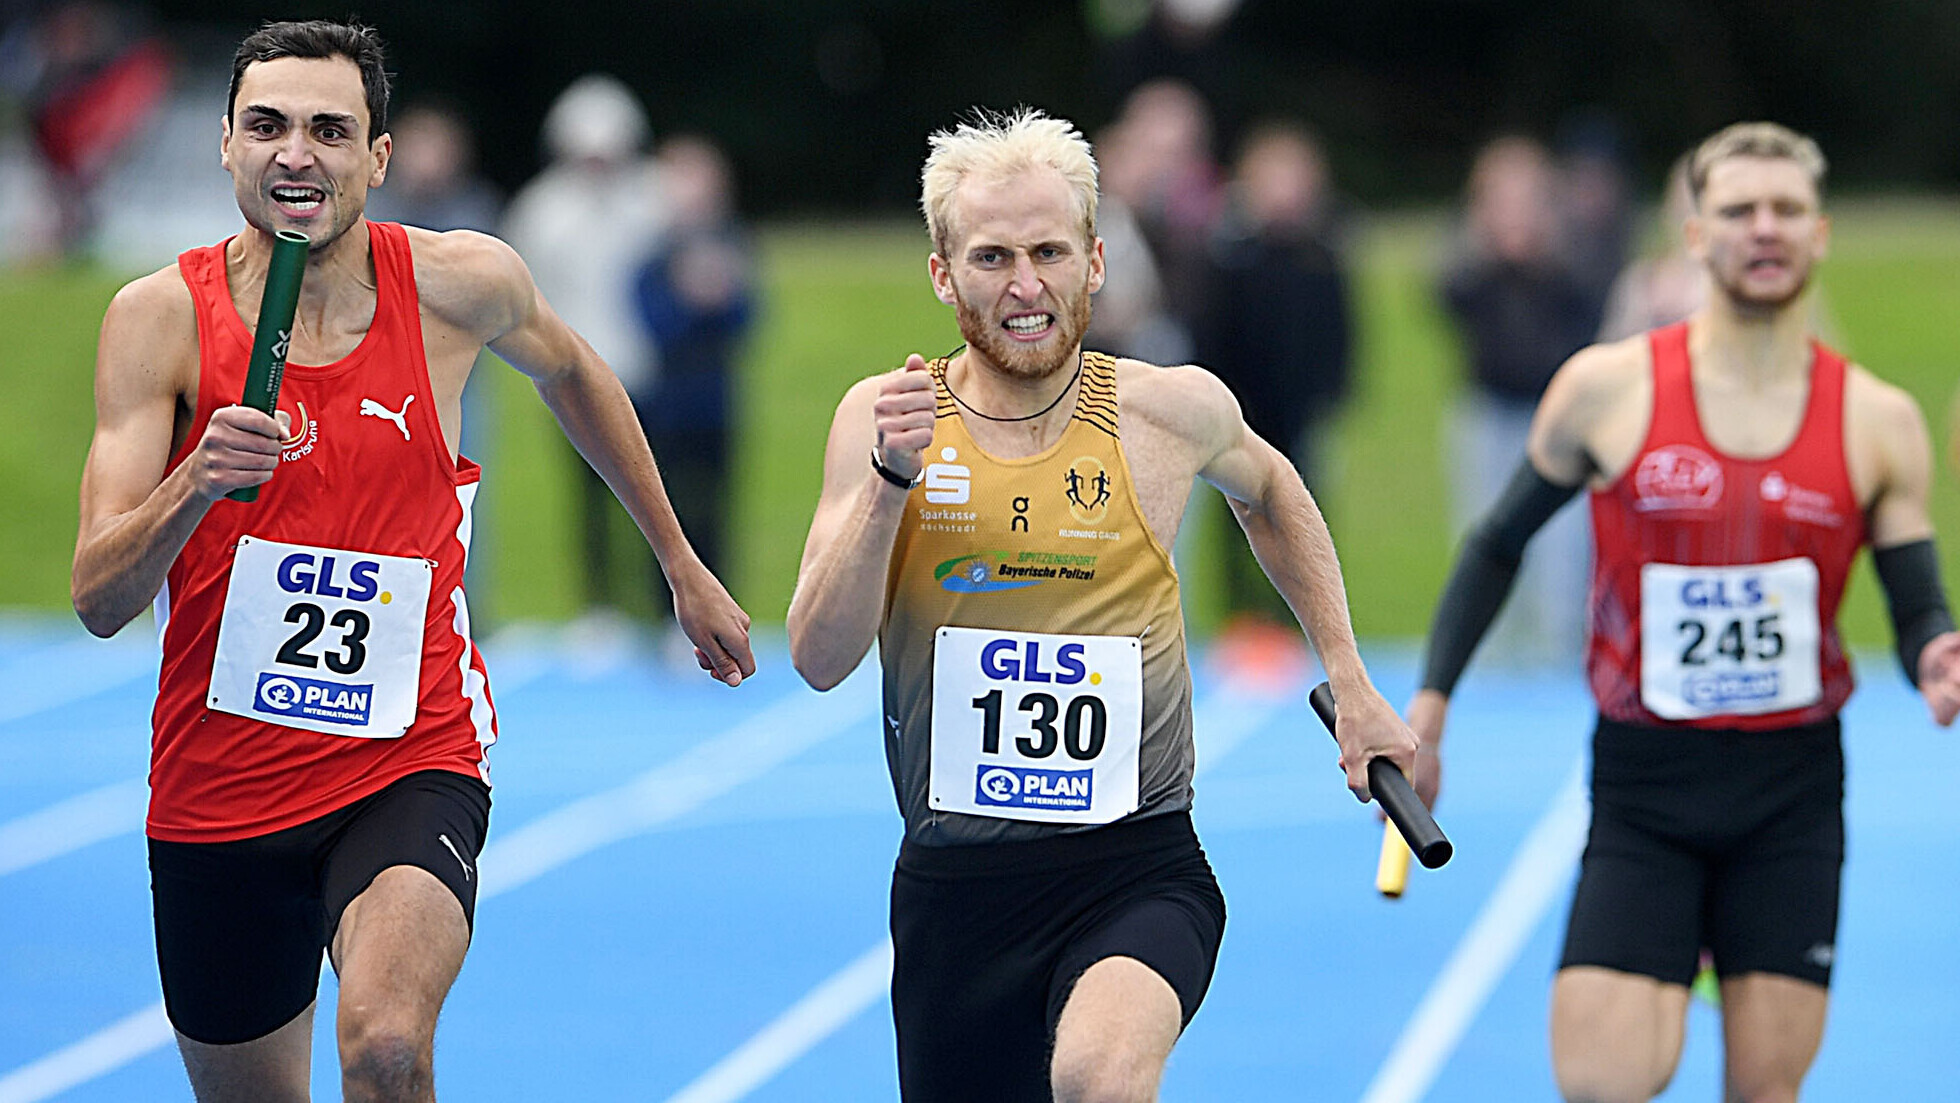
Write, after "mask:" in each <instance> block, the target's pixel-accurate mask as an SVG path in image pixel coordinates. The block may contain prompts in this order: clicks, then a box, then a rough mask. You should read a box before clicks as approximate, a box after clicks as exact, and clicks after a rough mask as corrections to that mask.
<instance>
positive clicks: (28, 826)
mask: <svg viewBox="0 0 1960 1103" xmlns="http://www.w3.org/2000/svg"><path fill="white" fill-rule="evenodd" d="M513 665H516V664H513ZM548 669H549V667H548V665H547V664H546V663H544V662H542V661H531V662H527V663H525V664H523V665H522V666H519V668H518V672H517V674H515V675H514V676H512V677H510V678H508V679H506V680H505V682H504V685H503V686H502V688H501V689H500V690H499V694H500V695H501V696H504V697H505V699H506V700H507V699H508V697H509V695H510V694H514V693H516V692H517V691H518V690H521V689H523V688H524V687H525V686H528V685H530V684H531V683H532V682H535V681H537V680H538V678H539V677H541V676H542V675H544V674H545V673H546V672H547V671H548ZM149 795H150V787H149V782H148V781H147V780H145V779H144V778H140V777H134V778H126V779H124V780H122V781H117V782H112V783H110V784H108V785H104V786H103V787H102V788H100V789H94V790H90V791H89V792H86V793H81V794H79V795H77V796H73V797H69V798H68V799H67V800H64V801H61V802H59V803H57V804H51V805H49V806H48V807H46V808H43V809H41V810H39V811H36V812H29V813H28V814H27V815H24V816H21V817H19V818H18V819H13V820H9V821H7V822H5V823H0V877H5V876H6V875H7V874H9V873H19V872H20V871H21V870H23V869H26V868H28V867H29V866H35V865H39V864H41V863H42V862H48V861H53V860H54V859H56V858H60V857H63V856H64V855H68V854H72V853H74V852H75V851H77V850H80V849H82V848H83V847H86V846H92V845H94V844H96V843H99V842H102V841H103V840H105V839H113V838H115V837H116V836H118V835H121V834H124V833H125V832H130V831H141V830H142V829H143V818H144V815H145V813H146V811H147V803H148V801H149Z"/></svg>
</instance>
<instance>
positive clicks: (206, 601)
mask: <svg viewBox="0 0 1960 1103" xmlns="http://www.w3.org/2000/svg"><path fill="white" fill-rule="evenodd" d="M367 226H368V232H369V236H370V239H371V240H372V242H373V253H374V275H375V284H376V302H375V312H374V321H373V324H372V327H371V328H370V329H369V331H368V333H367V335H366V336H365V337H364V338H363V339H362V341H361V343H360V345H359V347H357V348H356V349H355V350H354V351H353V352H352V353H349V354H348V355H347V356H346V357H344V358H342V359H340V360H338V361H336V362H334V363H331V364H323V365H318V366H311V365H302V364H288V365H287V366H286V373H285V378H284V383H283V386H282V388H281V390H280V395H279V408H280V409H281V410H284V411H286V412H287V413H288V414H290V415H291V417H292V432H291V435H290V436H289V437H288V438H287V439H286V440H285V441H284V442H283V445H284V451H283V452H282V454H281V456H280V459H281V463H280V464H279V470H278V472H277V473H276V474H274V475H273V477H272V480H271V481H270V482H268V483H266V484H265V485H264V486H263V487H261V488H260V490H259V496H258V500H257V501H256V502H235V501H231V500H229V499H221V500H220V501H218V502H217V503H216V504H215V505H213V506H212V507H211V510H210V512H209V513H207V514H206V515H205V517H204V520H203V521H202V522H200V523H199V525H198V527H197V530H196V531H195V532H193V533H192V534H191V538H190V540H189V542H188V543H186V544H185V546H184V550H183V551H182V552H181V553H180V554H179V555H178V556H177V559H176V561H175V562H174V563H172V564H171V567H170V572H169V575H168V578H167V581H166V582H165V585H164V588H163V590H162V591H161V592H160V593H159V594H158V596H157V601H156V605H157V620H158V623H159V624H160V625H161V626H162V634H163V666H162V672H161V675H160V678H159V684H158V688H157V701H156V709H155V712H154V714H153V717H152V742H151V759H150V788H151V797H150V814H149V823H148V830H149V834H150V836H151V837H153V838H157V839H164V840H169V841H175V842H222V841H226V840H231V839H241V838H248V837H251V836H255V835H263V834H267V833H269V832H273V831H278V830H281V829H283V828H287V827H291V826H294V825H296V824H300V823H304V822H306V821H307V820H311V819H314V818H316V817H319V816H321V815H324V814H326V813H327V812H330V811H333V810H334V809H336V808H340V807H343V806H345V805H347V804H349V803H351V802H353V801H355V800H359V799H360V798H362V797H364V796H367V795H369V794H371V793H373V792H375V791H377V790H379V789H381V788H382V787H384V786H386V785H388V784H389V783H391V782H393V781H395V780H397V779H399V778H401V777H403V776H404V775H407V774H409V773H413V772H415V771H419V770H428V769H439V770H450V771H453V772H456V773H461V774H467V775H469V776H472V777H480V778H482V779H483V780H485V781H486V782H487V781H488V780H489V774H488V769H489V766H488V762H487V760H486V751H487V750H488V748H489V746H490V744H491V743H493V742H495V741H496V738H497V734H496V733H497V724H496V714H495V712H494V710H493V708H492V705H491V700H490V689H489V684H488V681H487V679H486V676H485V673H484V667H483V659H482V656H481V655H480V654H479V653H478V652H477V649H476V646H475V645H474V643H472V641H471V639H470V618H469V609H468V606H467V605H466V604H465V602H464V598H463V561H464V557H465V556H466V555H467V553H468V549H469V542H470V506H471V502H472V500H473V499H474V497H475V494H476V489H477V479H478V475H479V468H478V467H477V465H476V464H475V463H473V462H471V461H470V460H468V459H461V460H457V461H452V460H451V459H450V456H449V449H448V445H447V444H446V443H445V442H444V440H443V435H442V428H441V426H440V424H439V423H438V419H437V416H436V410H435V403H434V398H433V394H432V391H431V387H430V383H429V370H428V365H427V363H426V361H425V360H424V356H423V345H422V324H421V317H420V313H419V308H418V300H417V296H416V290H415V268H414V260H413V257H412V256H411V255H410V251H409V243H408V236H407V234H406V233H405V232H404V231H403V230H402V228H401V227H400V226H397V225H394V224H391V223H368V224H367ZM177 263H178V269H179V271H180V272H182V274H183V277H184V282H185V283H186V284H188V285H189V287H190V290H191V296H192V298H193V300H194V301H195V303H196V307H197V339H198V348H199V350H200V366H199V371H198V389H197V410H196V413H195V415H194V416H193V418H192V420H191V426H190V431H189V433H188V434H186V436H185V439H184V443H183V445H182V446H181V447H180V448H178V449H177V451H176V453H175V454H174V455H173V456H172V457H171V459H170V467H171V468H172V469H174V468H175V467H176V466H177V465H178V464H179V463H182V462H183V460H184V458H185V457H186V456H187V455H188V454H189V453H190V451H191V449H192V448H194V447H195V446H196V444H197V441H198V439H199V438H200V437H201V436H202V435H203V433H204V427H205V424H206V423H207V422H208V421H209V420H210V417H211V413H212V411H214V410H216V409H217V408H218V407H220V406H224V405H228V404H231V403H233V402H235V401H237V399H238V396H239V395H240V394H241V393H243V390H244V382H245V369H246V363H247V361H248V359H249V357H250V354H251V345H252V336H251V333H250V331H248V330H247V329H246V327H245V323H244V322H243V320H241V319H240V318H239V316H238V311H237V310H236V309H235V308H234V307H233V305H232V299H231V293H230V289H229V286H228V283H227V279H226V273H225V256H224V245H223V244H219V245H213V246H209V247H206V248H202V249H193V250H191V251H190V252H187V253H184V254H183V255H182V256H180V257H178V258H177Z"/></svg>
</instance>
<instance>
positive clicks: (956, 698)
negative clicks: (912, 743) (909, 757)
mask: <svg viewBox="0 0 1960 1103" xmlns="http://www.w3.org/2000/svg"><path fill="white" fill-rule="evenodd" d="M932 678H933V686H932V760H931V768H930V777H929V782H928V793H927V798H928V800H929V802H930V804H931V805H932V807H933V808H934V809H936V810H938V811H945V812H966V813H969V814H972V815H981V816H995V817H1000V818H1004V819H1018V820H1035V821H1039V822H1045V823H1108V822H1110V821H1111V820H1114V819H1117V818H1118V817H1121V816H1123V815H1125V814H1127V813H1129V812H1131V811H1133V810H1135V808H1136V806H1137V779H1138V757H1139V748H1140V746H1141V743H1142V738H1143V735H1142V733H1143V665H1142V645H1141V643H1140V641H1138V640H1137V639H1136V638H1135V637H1133V636H1091V635H1079V636H1078V635H1068V634H1063V633H1053V632H1011V631H1005V630H992V629H978V628H959V627H952V626H948V627H944V628H941V629H939V631H938V633H937V634H936V635H935V637H934V641H933V663H932Z"/></svg>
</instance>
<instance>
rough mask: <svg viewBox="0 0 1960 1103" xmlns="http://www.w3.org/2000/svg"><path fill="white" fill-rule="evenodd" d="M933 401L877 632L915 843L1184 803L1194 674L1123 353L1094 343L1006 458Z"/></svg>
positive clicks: (1073, 825)
mask: <svg viewBox="0 0 1960 1103" xmlns="http://www.w3.org/2000/svg"><path fill="white" fill-rule="evenodd" d="M931 369H932V375H933V380H934V391H935V393H936V395H937V397H938V408H937V410H936V420H935V423H934V427H933V439H932V444H931V445H930V446H929V447H928V448H927V449H926V452H925V456H924V459H925V464H926V466H925V471H924V479H923V480H922V481H921V483H920V484H919V485H918V486H916V487H914V488H913V489H912V491H911V493H910V495H909V496H908V497H907V499H906V503H905V516H904V519H903V520H902V521H901V522H900V524H899V529H898V538H897V542H896V544H895V545H894V547H893V549H892V556H891V566H890V569H889V574H888V575H887V578H886V584H885V597H886V600H885V608H886V613H885V622H884V624H883V626H882V627H881V628H880V630H879V633H878V644H879V656H880V661H881V662H882V664H883V667H884V704H885V757H886V762H887V764H888V765H889V766H890V769H891V775H892V785H893V787H894V788H895V789H896V791H897V795H898V804H899V809H900V811H901V812H903V813H904V816H905V832H906V837H907V839H909V840H911V841H913V842H915V843H920V844H924V845H928V846H945V845H966V844H975V843H992V842H1007V841H1014V840H1021V839H1033V838H1040V837H1044V836H1047V835H1052V834H1055V833H1057V832H1068V831H1084V830H1089V829H1091V828H1093V827H1094V826H1096V825H1099V824H1104V823H1109V822H1112V821H1114V820H1117V819H1122V818H1125V817H1128V818H1132V819H1140V818H1143V817H1148V816H1155V815H1161V814H1163V813H1166V812H1177V811H1182V810H1184V809H1186V808H1189V807H1190V805H1191V772H1192V765H1193V756H1192V743H1191V675H1190V669H1189V667H1188V666H1187V664H1186V661H1185V653H1184V616H1183V611H1182V609H1181V608H1180V606H1179V602H1178V585H1177V573H1176V571H1175V569H1174V568H1173V567H1172V565H1171V558H1170V554H1169V553H1168V552H1167V551H1166V550H1165V549H1164V547H1163V546H1162V545H1161V544H1159V543H1158V542H1157V539H1156V537H1155V536H1154V535H1153V534H1152V533H1151V531H1150V528H1149V526H1148V525H1147V524H1146V523H1145V522H1144V517H1143V511H1142V509H1141V507H1140V506H1139V505H1138V501H1137V496H1136V491H1135V488H1134V486H1133V483H1132V480H1131V478H1130V468H1129V464H1128V462H1127V461H1126V460H1125V459H1124V455H1123V446H1122V443H1121V438H1120V437H1119V436H1118V432H1117V430H1118V417H1117V415H1118V408H1119V404H1118V401H1117V393H1116V368H1115V362H1114V361H1113V360H1112V359H1111V358H1110V357H1109V356H1107V355H1104V354H1101V353H1085V354H1084V355H1083V366H1082V384H1081V388H1080V390H1079V391H1078V392H1077V395H1076V400H1075V407H1074V411H1073V414H1072V416H1071V417H1070V420H1069V422H1068V427H1067V428H1066V429H1065V430H1063V432H1062V436H1061V439H1060V440H1059V441H1057V442H1056V443H1055V444H1054V445H1053V446H1052V447H1050V448H1048V449H1047V450H1046V451H1044V452H1041V453H1039V454H1037V455H1033V456H1028V457H1026V458H1023V459H1001V458H998V457H995V456H992V455H989V454H987V453H986V452H984V451H982V450H981V449H980V447H979V446H978V445H977V444H975V443H974V441H973V438H972V437H971V436H969V435H968V433H967V429H966V423H965V421H964V420H963V419H962V416H961V414H960V411H959V407H958V406H957V404H955V402H954V401H953V397H952V395H951V393H950V392H949V391H948V390H947V388H946V361H945V360H943V359H942V360H937V361H934V362H933V364H932V365H931Z"/></svg>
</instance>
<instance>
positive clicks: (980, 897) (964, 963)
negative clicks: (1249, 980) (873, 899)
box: [891, 812, 1225, 1103]
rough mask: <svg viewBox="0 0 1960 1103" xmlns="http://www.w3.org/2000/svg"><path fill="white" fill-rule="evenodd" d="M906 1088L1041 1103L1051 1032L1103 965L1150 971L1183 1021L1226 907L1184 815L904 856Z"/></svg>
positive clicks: (1201, 990)
mask: <svg viewBox="0 0 1960 1103" xmlns="http://www.w3.org/2000/svg"><path fill="white" fill-rule="evenodd" d="M891 922H892V945H893V947H894V950H895V952H896V958H895V961H894V964H893V969H892V1015H893V1018H894V1019H895V1020H896V1025H897V1028H898V1078H899V1091H900V1094H901V1096H902V1097H903V1098H905V1099H907V1100H913V1101H919V1103H960V1101H964V1100H971V1101H973V1103H1000V1101H1002V1100H1017V1101H1019V1100H1045V1099H1047V1098H1049V1094H1048V1056H1049V1050H1050V1048H1051V1046H1052V1044H1053V1041H1054V1037H1055V1024H1056V1022H1057V1021H1059V1020H1060V1018H1061V1014H1062V1006H1063V1005H1064V1004H1065V1003H1066V1002H1067V1001H1068V996H1069V993H1070V991H1071V990H1072V989H1073V988H1074V986H1075V982H1076V980H1077V979H1078V978H1080V977H1081V976H1082V974H1083V973H1084V972H1086V971H1087V970H1088V968H1089V967H1090V966H1091V965H1094V964H1095V963H1096V962H1098V961H1101V960H1102V959H1104V958H1108V957H1131V958H1135V959H1137V960H1138V961H1141V962H1143V963H1144V964H1145V965H1147V966H1149V967H1150V968H1151V969H1152V970H1154V971H1156V973H1157V975H1159V976H1161V977H1163V978H1164V979H1165V980H1166V981H1168V982H1169V983H1170V986H1171V988H1172V989H1173V990H1175V991H1176V992H1177V998H1178V1002H1179V1004H1180V1005H1182V1008H1183V1017H1184V1021H1185V1022H1186V1023H1189V1022H1190V1021H1191V1016H1192V1015H1195V1014H1196V1013H1197V1011H1198V1004H1199V1003H1200V1002H1202V1001H1203V1000H1204V996H1205V989H1206V988H1208V987H1209V986H1210V984H1211V975H1212V969H1213V967H1214V966H1215V965H1216V963H1217V961H1218V943H1219V939H1220V938H1221V937H1222V936H1223V934H1224V930H1225V898H1224V897H1223V896H1222V895H1221V894H1220V893H1219V891H1218V882H1217V881H1216V880H1215V879H1214V878H1213V877H1212V872H1211V864H1210V863H1209V862H1207V861H1206V860H1205V853H1204V850H1203V849H1202V848H1200V847H1199V845H1198V837H1197V833H1196V832H1195V831H1193V830H1192V827H1191V817H1190V814H1189V813H1185V812H1178V813H1171V814H1164V815H1158V816H1152V817H1150V818H1148V819H1145V820H1139V821H1134V822H1132V821H1119V822H1118V823H1115V824H1111V825H1109V826H1107V827H1100V828H1097V829H1095V830H1093V831H1087V832H1081V833H1077V834H1068V835H1056V836H1052V837H1050V838H1046V839H1039V840H1035V841H1033V842H1019V843H1002V844H998V845H989V846H972V847H957V846H955V847H924V846H915V845H913V844H911V843H907V844H905V846H904V847H903V848H902V849H901V850H900V851H899V855H898V868H897V870H896V872H895V873H894V875H893V877H892V919H891Z"/></svg>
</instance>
